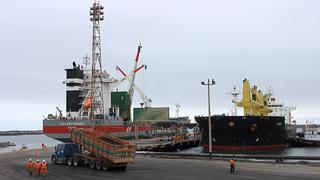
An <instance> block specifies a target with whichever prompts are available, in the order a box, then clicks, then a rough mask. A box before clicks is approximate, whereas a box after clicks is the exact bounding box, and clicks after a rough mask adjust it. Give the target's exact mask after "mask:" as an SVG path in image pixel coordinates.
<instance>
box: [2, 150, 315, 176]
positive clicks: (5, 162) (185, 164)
mask: <svg viewBox="0 0 320 180" xmlns="http://www.w3.org/2000/svg"><path fill="white" fill-rule="evenodd" d="M52 151H53V148H51V149H50V148H48V149H47V151H40V150H39V155H38V156H35V155H34V151H31V150H27V151H21V152H14V153H6V154H0V168H1V172H5V173H1V174H0V179H38V178H37V177H35V175H33V176H31V177H30V176H29V174H28V172H27V170H26V167H25V164H26V161H27V160H28V159H29V158H32V160H36V159H40V160H41V161H42V160H43V159H45V160H46V161H48V162H49V163H48V173H47V177H45V178H44V179H47V180H51V179H52V180H54V179H69V180H85V179H95V180H100V179H101V180H102V179H118V180H130V179H150V180H164V179H175V180H195V179H197V180H208V179H225V180H232V179H237V180H238V179H239V180H246V179H261V180H270V179H283V180H300V179H304V180H308V179H310V180H316V179H319V177H320V171H319V165H306V164H281V163H263V162H255V163H251V162H241V161H240V162H239V161H238V160H237V159H236V171H235V174H230V173H229V166H228V161H227V160H211V161H210V160H208V159H206V160H199V159H173V158H172V159H171V158H158V157H151V156H145V155H139V154H138V155H137V156H136V160H135V163H133V164H130V165H129V166H128V169H127V170H125V171H98V170H96V169H90V168H89V167H69V166H64V165H52V164H51V163H50V157H51V153H52ZM40 179H42V178H40Z"/></svg>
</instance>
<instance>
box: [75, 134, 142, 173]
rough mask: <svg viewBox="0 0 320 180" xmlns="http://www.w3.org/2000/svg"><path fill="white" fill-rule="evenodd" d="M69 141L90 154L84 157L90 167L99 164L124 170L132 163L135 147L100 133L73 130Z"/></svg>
mask: <svg viewBox="0 0 320 180" xmlns="http://www.w3.org/2000/svg"><path fill="white" fill-rule="evenodd" d="M71 140H72V141H73V142H75V143H76V144H79V145H80V146H82V147H83V149H85V150H87V151H89V152H90V155H89V156H86V157H85V160H86V161H91V162H92V163H90V166H91V164H93V165H92V166H95V165H96V166H98V165H97V164H100V165H101V166H108V167H123V168H126V167H127V164H128V163H133V161H134V157H135V151H136V146H135V145H132V144H131V143H129V142H127V141H124V140H121V139H119V138H116V137H113V136H111V135H107V134H104V133H102V132H100V131H96V130H92V129H83V130H78V129H73V130H71ZM88 157H90V158H88ZM79 158H80V156H79ZM82 158H83V156H82Z"/></svg>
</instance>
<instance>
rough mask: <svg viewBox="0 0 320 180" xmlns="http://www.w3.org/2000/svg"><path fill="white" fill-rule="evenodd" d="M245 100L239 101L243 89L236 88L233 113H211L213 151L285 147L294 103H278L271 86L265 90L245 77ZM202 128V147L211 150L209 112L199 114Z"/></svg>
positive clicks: (198, 117)
mask: <svg viewBox="0 0 320 180" xmlns="http://www.w3.org/2000/svg"><path fill="white" fill-rule="evenodd" d="M242 93H243V94H242V100H241V101H239V102H238V101H237V95H239V94H240V93H239V92H238V91H236V88H234V91H233V92H232V93H230V94H232V95H233V96H234V99H233V103H234V105H235V107H234V113H233V115H232V116H228V115H215V116H211V134H212V150H213V151H253V150H271V149H279V148H285V147H286V139H287V137H288V131H287V130H286V124H290V123H291V122H292V116H291V111H292V110H294V109H295V107H294V106H285V105H284V104H279V103H277V102H276V99H275V97H274V95H273V93H272V91H271V90H269V92H268V93H267V94H263V92H262V91H261V90H258V88H257V87H256V86H254V87H253V88H251V87H250V84H249V81H248V80H247V79H245V80H244V81H243V92H242ZM237 107H242V108H243V111H244V115H243V116H237V114H236V108H237ZM195 120H196V122H197V123H198V124H199V127H200V131H201V132H202V146H203V151H204V152H208V150H209V135H208V134H209V130H208V129H209V128H208V124H209V123H208V116H196V117H195Z"/></svg>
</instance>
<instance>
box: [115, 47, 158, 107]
mask: <svg viewBox="0 0 320 180" xmlns="http://www.w3.org/2000/svg"><path fill="white" fill-rule="evenodd" d="M141 48H142V46H141V43H140V45H139V46H138V51H137V55H136V59H135V64H134V68H133V71H132V73H130V74H129V75H127V74H126V73H125V72H124V71H123V70H122V69H121V68H120V67H119V66H117V70H118V71H120V73H121V74H122V75H123V76H124V79H126V80H128V81H129V84H130V86H129V96H130V100H131V102H132V98H133V93H134V89H135V90H136V91H137V92H138V93H139V95H140V97H141V99H142V101H143V103H144V106H145V107H151V102H152V100H151V99H150V98H148V97H147V96H146V95H145V93H144V92H143V91H142V90H141V89H140V88H139V87H138V86H137V85H135V83H134V80H135V74H136V73H137V72H138V71H140V70H141V69H142V68H146V66H145V65H143V64H142V65H141V66H139V67H138V61H139V56H140V51H141Z"/></svg>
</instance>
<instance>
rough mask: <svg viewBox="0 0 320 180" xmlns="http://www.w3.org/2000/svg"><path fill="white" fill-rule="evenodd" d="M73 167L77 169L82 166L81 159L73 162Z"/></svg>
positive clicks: (75, 159)
mask: <svg viewBox="0 0 320 180" xmlns="http://www.w3.org/2000/svg"><path fill="white" fill-rule="evenodd" d="M73 165H74V166H75V167H78V166H80V165H81V163H80V159H79V158H74V160H73Z"/></svg>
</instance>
